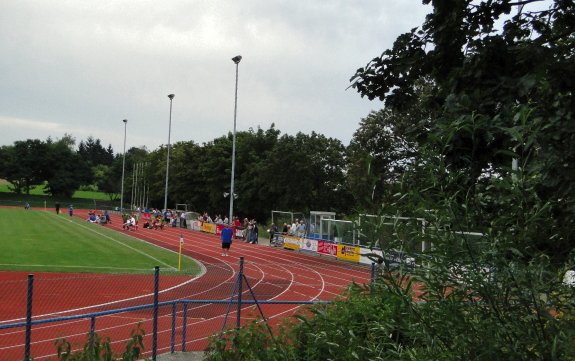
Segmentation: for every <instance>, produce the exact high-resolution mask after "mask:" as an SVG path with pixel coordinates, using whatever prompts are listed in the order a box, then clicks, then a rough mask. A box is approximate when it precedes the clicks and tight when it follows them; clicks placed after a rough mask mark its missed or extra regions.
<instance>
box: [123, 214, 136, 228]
mask: <svg viewBox="0 0 575 361" xmlns="http://www.w3.org/2000/svg"><path fill="white" fill-rule="evenodd" d="M122 228H123V229H125V230H127V231H130V230H131V231H134V230H136V229H138V222H137V221H136V218H135V217H134V216H133V215H132V216H130V217H129V218H128V220H127V221H126V223H124V224H123V225H122Z"/></svg>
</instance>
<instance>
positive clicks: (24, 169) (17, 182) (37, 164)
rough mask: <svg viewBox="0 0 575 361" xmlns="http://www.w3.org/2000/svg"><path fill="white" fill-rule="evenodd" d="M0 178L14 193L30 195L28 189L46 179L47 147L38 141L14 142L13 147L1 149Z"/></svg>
mask: <svg viewBox="0 0 575 361" xmlns="http://www.w3.org/2000/svg"><path fill="white" fill-rule="evenodd" d="M1 154H2V167H1V168H2V172H1V174H0V177H2V178H4V179H6V180H7V181H8V182H10V184H11V185H12V189H13V191H14V192H15V193H26V194H30V189H31V188H32V187H34V186H38V185H41V184H42V183H43V182H44V180H45V179H46V170H47V169H46V157H47V156H48V147H47V145H46V143H45V142H43V141H41V140H39V139H28V140H25V141H16V142H14V145H13V146H4V147H2V151H1Z"/></svg>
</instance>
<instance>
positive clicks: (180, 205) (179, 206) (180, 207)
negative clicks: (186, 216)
mask: <svg viewBox="0 0 575 361" xmlns="http://www.w3.org/2000/svg"><path fill="white" fill-rule="evenodd" d="M176 211H178V212H187V211H188V205H187V204H185V203H176Z"/></svg>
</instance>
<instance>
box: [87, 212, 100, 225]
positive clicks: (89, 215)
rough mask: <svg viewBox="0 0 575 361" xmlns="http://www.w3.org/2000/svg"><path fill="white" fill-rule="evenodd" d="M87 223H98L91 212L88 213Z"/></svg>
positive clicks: (94, 214)
mask: <svg viewBox="0 0 575 361" xmlns="http://www.w3.org/2000/svg"><path fill="white" fill-rule="evenodd" d="M87 221H88V222H90V223H96V222H98V217H96V213H92V212H91V213H88V219H87Z"/></svg>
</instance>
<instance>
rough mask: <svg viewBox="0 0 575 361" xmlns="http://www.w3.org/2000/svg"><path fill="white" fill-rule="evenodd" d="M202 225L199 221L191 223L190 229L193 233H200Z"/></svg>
mask: <svg viewBox="0 0 575 361" xmlns="http://www.w3.org/2000/svg"><path fill="white" fill-rule="evenodd" d="M202 223H203V222H200V221H192V229H193V230H194V231H201V230H202Z"/></svg>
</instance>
